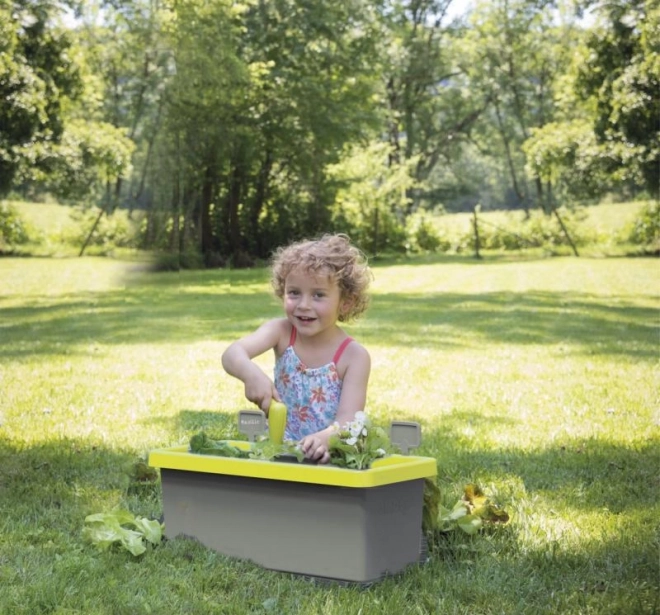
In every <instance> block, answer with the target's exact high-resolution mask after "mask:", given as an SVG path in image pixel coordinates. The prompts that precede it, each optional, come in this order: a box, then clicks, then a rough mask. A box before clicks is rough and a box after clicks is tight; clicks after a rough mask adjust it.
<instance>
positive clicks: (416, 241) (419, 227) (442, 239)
mask: <svg viewBox="0 0 660 615" xmlns="http://www.w3.org/2000/svg"><path fill="white" fill-rule="evenodd" d="M406 232H407V235H408V244H407V247H408V250H409V251H411V252H447V251H448V250H449V249H450V248H451V242H450V241H449V239H447V237H446V236H445V235H443V234H441V233H440V231H439V230H438V229H437V228H436V227H435V226H434V225H433V224H432V223H431V222H430V221H429V220H428V219H427V218H426V217H425V216H424V215H418V214H415V215H413V216H410V217H409V218H408V220H407V222H406Z"/></svg>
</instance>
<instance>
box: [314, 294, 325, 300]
mask: <svg viewBox="0 0 660 615" xmlns="http://www.w3.org/2000/svg"><path fill="white" fill-rule="evenodd" d="M314 296H315V297H316V298H317V299H323V297H325V293H314Z"/></svg>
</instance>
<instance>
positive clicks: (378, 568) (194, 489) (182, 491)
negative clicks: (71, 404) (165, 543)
mask: <svg viewBox="0 0 660 615" xmlns="http://www.w3.org/2000/svg"><path fill="white" fill-rule="evenodd" d="M231 444H233V445H235V446H240V447H242V448H249V447H250V443H248V442H242V441H240V442H239V441H233V442H231ZM149 464H150V465H151V466H153V467H158V468H161V478H162V488H163V513H164V517H165V535H166V536H167V537H168V538H174V537H176V536H178V535H181V534H183V535H187V536H191V537H194V538H196V539H197V540H199V541H200V542H201V543H202V544H204V545H206V546H207V547H209V548H211V549H215V550H216V551H219V552H220V553H223V554H225V555H229V556H233V557H238V558H243V559H248V560H251V561H253V562H255V563H257V564H259V565H261V566H263V567H265V568H269V569H272V570H279V571H284V572H292V573H296V574H303V575H306V576H312V577H317V578H325V579H333V580H337V581H348V582H357V583H370V582H373V581H377V580H379V579H381V578H383V577H384V576H387V575H390V574H395V573H398V572H401V571H402V570H403V569H404V568H406V567H407V566H408V565H410V564H414V563H416V562H418V561H419V560H420V552H421V543H422V531H421V528H422V507H423V493H424V478H425V477H432V476H435V475H436V472H437V468H436V461H435V459H432V458H428V457H414V456H402V455H392V456H390V457H387V458H384V459H379V460H378V461H376V462H375V463H374V464H373V465H372V467H371V468H370V469H368V470H362V471H358V470H346V469H342V468H337V467H333V466H328V465H313V464H305V463H284V462H276V461H260V460H252V459H235V458H227V457H215V456H209V455H197V454H193V453H190V452H188V448H187V447H185V446H183V447H175V448H168V449H161V450H156V451H152V452H151V454H150V456H149Z"/></svg>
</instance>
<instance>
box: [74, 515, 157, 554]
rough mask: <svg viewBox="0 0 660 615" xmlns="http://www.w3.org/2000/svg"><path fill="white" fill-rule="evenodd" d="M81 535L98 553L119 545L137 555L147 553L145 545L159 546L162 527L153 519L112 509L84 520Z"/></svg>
mask: <svg viewBox="0 0 660 615" xmlns="http://www.w3.org/2000/svg"><path fill="white" fill-rule="evenodd" d="M83 536H84V537H85V538H86V539H87V540H89V541H90V542H91V543H92V544H94V545H96V546H97V547H98V548H99V549H100V550H101V551H104V550H106V549H109V548H111V547H113V546H119V547H120V548H124V549H126V550H127V551H129V552H130V553H132V554H133V555H136V556H137V555H142V553H144V552H145V551H146V550H147V547H146V543H151V544H153V545H157V544H159V543H160V541H161V540H162V539H163V524H162V523H160V522H159V521H157V520H155V519H145V518H144V517H136V516H134V515H133V514H131V513H130V512H128V511H127V510H115V511H113V512H110V513H97V514H94V515H88V516H87V517H85V527H84V528H83Z"/></svg>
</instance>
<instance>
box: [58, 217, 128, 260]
mask: <svg viewBox="0 0 660 615" xmlns="http://www.w3.org/2000/svg"><path fill="white" fill-rule="evenodd" d="M99 213H101V212H100V210H99V209H98V208H96V207H93V208H87V207H77V208H74V209H73V210H72V213H71V218H72V220H73V222H74V224H73V225H71V226H70V227H68V228H66V229H64V230H63V240H64V242H65V243H67V244H69V245H71V246H75V247H78V248H80V247H81V246H82V245H83V243H84V241H85V240H86V239H87V236H88V235H89V233H90V231H91V230H92V228H93V226H94V223H95V222H96V220H97V218H98V224H97V225H96V228H95V230H94V233H93V235H92V237H91V239H90V241H89V245H90V246H93V247H95V248H97V249H99V250H102V251H108V250H112V249H113V248H137V247H138V246H139V244H140V236H139V220H138V219H137V218H136V219H130V218H128V216H127V214H126V212H125V211H121V210H120V211H117V212H115V213H114V214H112V215H107V214H105V213H104V214H102V215H101V217H100V218H99Z"/></svg>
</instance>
